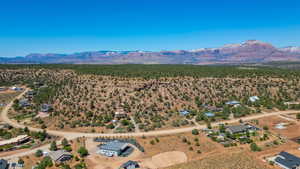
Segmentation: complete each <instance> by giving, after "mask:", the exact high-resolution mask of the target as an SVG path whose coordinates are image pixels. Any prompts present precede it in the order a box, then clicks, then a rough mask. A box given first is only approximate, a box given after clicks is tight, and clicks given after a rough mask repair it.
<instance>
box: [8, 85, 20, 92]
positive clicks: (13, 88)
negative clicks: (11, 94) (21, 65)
mask: <svg viewBox="0 0 300 169" xmlns="http://www.w3.org/2000/svg"><path fill="white" fill-rule="evenodd" d="M10 89H11V90H14V91H21V90H23V88H21V87H16V86H13V87H12V88H10Z"/></svg>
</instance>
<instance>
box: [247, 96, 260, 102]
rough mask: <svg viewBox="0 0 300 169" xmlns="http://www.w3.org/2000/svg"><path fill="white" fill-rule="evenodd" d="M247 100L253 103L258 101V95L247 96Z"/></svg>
mask: <svg viewBox="0 0 300 169" xmlns="http://www.w3.org/2000/svg"><path fill="white" fill-rule="evenodd" d="M249 101H250V102H252V103H254V102H256V101H259V97H258V96H251V97H249Z"/></svg>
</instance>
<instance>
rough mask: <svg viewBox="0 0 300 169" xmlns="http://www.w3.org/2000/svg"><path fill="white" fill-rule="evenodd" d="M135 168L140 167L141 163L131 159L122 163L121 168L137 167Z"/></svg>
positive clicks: (131, 168)
mask: <svg viewBox="0 0 300 169" xmlns="http://www.w3.org/2000/svg"><path fill="white" fill-rule="evenodd" d="M135 168H140V165H139V163H138V162H136V161H131V160H129V161H127V162H126V163H124V164H122V165H121V166H120V168H119V169H135Z"/></svg>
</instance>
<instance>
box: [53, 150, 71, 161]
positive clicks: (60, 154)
mask: <svg viewBox="0 0 300 169" xmlns="http://www.w3.org/2000/svg"><path fill="white" fill-rule="evenodd" d="M48 156H49V157H50V158H51V159H52V160H53V161H54V162H55V163H63V162H65V161H68V160H70V159H71V158H72V154H71V153H69V152H67V151H65V150H57V151H51V152H49V153H48Z"/></svg>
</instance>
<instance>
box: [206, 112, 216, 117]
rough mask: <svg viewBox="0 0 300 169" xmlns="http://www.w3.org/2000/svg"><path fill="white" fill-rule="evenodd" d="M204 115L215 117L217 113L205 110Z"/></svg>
mask: <svg viewBox="0 0 300 169" xmlns="http://www.w3.org/2000/svg"><path fill="white" fill-rule="evenodd" d="M204 115H205V116H206V117H215V113H213V112H205V113H204Z"/></svg>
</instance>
